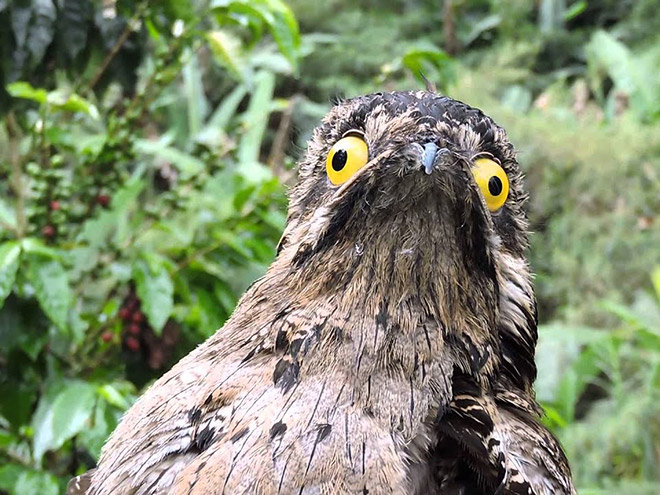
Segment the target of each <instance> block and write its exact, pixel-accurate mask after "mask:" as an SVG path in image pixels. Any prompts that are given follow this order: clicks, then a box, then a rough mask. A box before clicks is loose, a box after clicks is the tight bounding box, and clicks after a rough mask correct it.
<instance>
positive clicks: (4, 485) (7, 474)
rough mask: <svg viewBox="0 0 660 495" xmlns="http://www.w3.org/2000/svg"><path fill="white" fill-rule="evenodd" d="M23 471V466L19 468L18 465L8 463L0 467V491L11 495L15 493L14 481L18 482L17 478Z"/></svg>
mask: <svg viewBox="0 0 660 495" xmlns="http://www.w3.org/2000/svg"><path fill="white" fill-rule="evenodd" d="M25 469H26V468H25V466H21V465H20V464H9V463H8V464H4V465H2V466H0V490H4V491H6V492H8V493H12V494H13V493H16V492H15V491H14V487H15V486H16V481H18V478H19V476H20V475H21V473H22V472H23V471H25Z"/></svg>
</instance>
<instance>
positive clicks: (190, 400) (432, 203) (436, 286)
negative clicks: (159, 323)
mask: <svg viewBox="0 0 660 495" xmlns="http://www.w3.org/2000/svg"><path fill="white" fill-rule="evenodd" d="M351 129H357V130H359V131H361V132H362V133H364V136H365V140H366V142H367V144H368V147H369V160H370V161H369V163H368V164H367V165H366V166H365V167H363V168H362V169H361V170H360V171H359V172H358V173H356V174H355V176H353V177H352V178H351V179H350V180H349V181H348V182H346V183H345V184H343V185H342V186H339V187H336V186H333V185H332V184H331V183H330V182H329V181H328V179H327V177H326V174H325V157H326V155H327V153H328V150H329V149H330V147H331V146H332V145H333V144H334V143H335V142H336V141H337V140H339V139H340V138H341V136H343V135H344V133H346V132H347V131H348V130H351ZM427 142H434V143H436V145H437V146H438V148H440V149H441V150H442V152H441V153H439V155H438V157H437V159H436V161H435V162H434V170H433V171H432V173H431V174H426V173H425V172H424V171H423V169H422V168H421V155H420V151H419V150H420V149H421V146H420V145H421V144H424V143H427ZM484 155H486V156H491V157H493V159H495V160H497V161H499V162H500V163H501V164H502V167H503V168H504V170H505V171H506V173H507V176H508V178H509V180H510V184H511V191H510V196H509V199H508V201H507V203H506V204H505V205H504V207H503V208H502V209H501V210H500V211H498V212H497V213H496V214H491V213H490V212H489V211H488V209H487V208H486V205H485V203H484V200H483V198H482V196H481V193H480V191H479V188H478V187H477V185H476V184H475V182H474V179H473V177H472V173H471V163H472V161H473V160H474V159H475V157H479V156H484ZM290 200H291V201H290V208H289V217H288V221H287V227H286V229H285V231H284V234H283V236H282V240H281V242H280V246H279V248H278V257H277V259H276V260H275V261H274V262H273V264H272V265H271V267H270V268H269V269H268V272H267V273H266V275H265V276H264V277H263V278H262V279H261V280H259V281H258V282H256V283H255V284H254V285H253V286H252V287H251V288H250V289H249V290H248V291H247V292H246V294H245V295H244V296H243V298H242V299H241V301H240V302H239V305H238V306H237V308H236V311H235V313H234V315H232V317H231V319H230V320H229V321H228V322H227V324H226V325H225V326H224V327H223V328H222V329H220V330H219V331H218V332H217V333H216V334H215V335H214V336H212V337H211V338H210V339H209V340H208V341H207V342H205V343H204V344H202V345H201V346H199V347H198V348H197V349H196V350H195V351H193V352H192V353H191V354H189V355H188V356H187V357H185V358H184V359H183V360H181V361H180V362H179V363H178V364H177V365H176V366H175V367H174V368H172V370H170V371H169V372H168V373H166V374H165V375H164V376H163V377H162V378H161V379H160V380H158V381H157V382H156V383H155V384H154V385H153V386H152V387H151V388H150V389H149V390H148V391H147V392H146V393H145V394H144V395H143V397H142V398H140V399H139V400H138V402H137V403H136V404H135V405H134V406H133V408H131V410H130V411H128V412H127V413H126V415H125V417H124V418H123V420H122V422H121V423H120V425H119V426H118V428H117V430H116V431H115V432H114V433H113V435H112V436H111V438H110V439H109V440H108V442H107V444H106V445H105V447H104V449H103V453H102V455H101V459H100V460H99V464H98V467H97V468H96V469H95V470H93V471H90V472H89V473H87V474H86V475H84V476H83V477H82V478H76V479H74V480H72V482H71V483H70V485H69V488H68V491H67V493H69V494H70V495H73V494H76V495H82V494H85V495H110V494H125V495H161V494H173V495H201V494H205V495H206V494H210V495H212V494H237V495H241V494H256V495H275V494H279V495H289V494H292V495H311V494H322V495H325V494H327V495H329V494H337V495H342V494H367V493H368V494H372V495H374V494H392V495H403V494H405V495H411V494H419V495H421V494H429V495H449V494H464V495H468V494H469V495H482V494H483V495H486V494H498V495H509V494H511V495H513V494H526V495H550V494H572V493H574V488H573V486H572V482H571V478H570V471H569V468H568V465H567V463H566V459H565V457H564V454H563V452H562V451H561V447H560V446H559V444H558V443H557V441H556V440H555V439H554V438H553V437H552V435H551V434H550V433H549V432H548V431H547V430H546V429H545V428H544V427H543V426H542V425H541V423H540V422H539V408H538V405H537V404H536V402H535V400H534V392H533V388H532V384H533V381H534V379H535V376H536V367H535V364H534V349H535V345H536V303H535V299H534V294H533V290H532V285H531V277H530V274H529V270H528V267H527V262H526V260H525V251H526V248H527V233H526V229H527V222H526V218H525V214H524V211H523V209H522V208H523V203H524V201H525V200H526V194H525V192H524V189H523V186H522V176H521V173H520V170H519V168H518V165H517V162H516V156H515V151H514V149H513V146H512V145H511V144H510V143H509V141H508V139H507V137H506V133H505V132H504V130H503V129H502V128H500V127H498V126H497V125H496V124H495V123H494V122H493V121H492V120H491V119H490V118H488V117H487V116H485V115H484V114H483V113H481V112H480V111H479V110H476V109H473V108H470V107H468V106H467V105H464V104H462V103H460V102H456V101H454V100H451V99H449V98H446V97H441V96H438V95H436V94H433V93H429V92H416V93H378V94H374V95H369V96H365V97H360V98H356V99H354V100H349V101H346V102H343V103H341V104H339V105H338V106H337V107H335V108H334V109H333V110H332V111H331V112H330V113H329V115H328V116H327V117H326V118H325V119H324V120H323V122H322V123H321V125H320V126H319V128H317V130H316V131H315V133H314V136H313V139H312V140H311V142H310V144H309V148H308V151H307V154H306V156H305V157H304V158H303V160H302V161H301V163H300V180H299V182H298V184H297V185H296V186H295V187H294V188H293V190H292V191H291V195H290Z"/></svg>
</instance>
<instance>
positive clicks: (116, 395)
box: [98, 383, 131, 411]
mask: <svg viewBox="0 0 660 495" xmlns="http://www.w3.org/2000/svg"><path fill="white" fill-rule="evenodd" d="M98 393H99V395H100V396H101V397H103V399H105V401H106V402H107V403H108V404H111V405H113V406H115V407H117V408H119V409H121V410H122V411H125V410H126V409H128V408H129V407H130V405H131V404H130V402H129V401H128V399H127V398H126V397H125V395H124V394H122V393H121V391H120V390H119V389H118V388H117V387H116V386H115V385H114V384H112V383H106V384H105V385H102V386H101V387H99V389H98Z"/></svg>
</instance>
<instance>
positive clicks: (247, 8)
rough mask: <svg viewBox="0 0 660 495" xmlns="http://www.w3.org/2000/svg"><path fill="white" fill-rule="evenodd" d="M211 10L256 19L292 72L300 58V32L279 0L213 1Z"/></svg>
mask: <svg viewBox="0 0 660 495" xmlns="http://www.w3.org/2000/svg"><path fill="white" fill-rule="evenodd" d="M211 8H212V9H223V10H224V11H228V12H229V13H238V14H244V15H247V16H249V17H252V18H258V19H259V20H260V21H261V22H263V23H264V24H265V25H266V27H267V28H268V31H269V32H270V34H271V35H272V37H273V39H274V40H275V43H276V44H277V48H278V49H279V50H280V52H281V53H282V54H283V55H284V56H285V57H286V58H287V60H288V61H289V63H290V64H291V66H292V67H293V70H294V72H296V71H297V70H298V58H299V57H300V31H299V28H298V22H297V21H296V17H295V15H294V14H293V12H292V11H291V9H290V8H289V6H288V5H286V4H285V3H284V2H282V1H281V0H213V1H212V2H211Z"/></svg>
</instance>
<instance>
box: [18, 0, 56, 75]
mask: <svg viewBox="0 0 660 495" xmlns="http://www.w3.org/2000/svg"><path fill="white" fill-rule="evenodd" d="M56 16H57V13H56V11H55V5H53V1H52V0H33V1H32V16H31V19H30V26H29V28H28V37H27V40H26V45H27V47H28V49H29V51H30V55H31V60H32V63H33V64H37V63H39V62H40V61H41V59H42V58H43V56H44V53H46V48H48V45H50V43H51V42H52V41H53V34H54V33H55V18H56Z"/></svg>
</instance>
